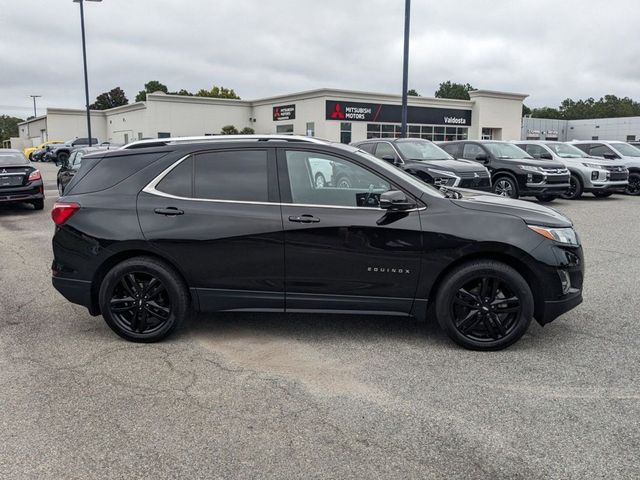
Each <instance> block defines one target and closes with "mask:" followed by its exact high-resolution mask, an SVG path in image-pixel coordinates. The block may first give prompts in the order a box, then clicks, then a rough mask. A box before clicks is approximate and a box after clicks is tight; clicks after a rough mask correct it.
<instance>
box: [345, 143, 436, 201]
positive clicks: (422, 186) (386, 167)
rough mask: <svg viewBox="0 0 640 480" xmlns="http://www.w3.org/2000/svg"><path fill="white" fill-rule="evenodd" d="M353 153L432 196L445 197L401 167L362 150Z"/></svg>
mask: <svg viewBox="0 0 640 480" xmlns="http://www.w3.org/2000/svg"><path fill="white" fill-rule="evenodd" d="M354 153H356V154H357V155H360V156H361V157H364V158H366V159H367V160H368V161H369V162H373V163H375V164H376V165H377V166H379V167H380V168H383V169H384V170H386V171H387V172H389V173H390V174H392V175H401V176H402V178H403V179H404V180H405V181H406V182H409V183H411V184H412V185H413V186H415V187H417V188H418V189H420V190H422V191H423V192H426V193H428V194H429V195H432V196H434V197H439V198H445V195H444V194H443V193H442V192H441V191H440V190H438V189H437V188H435V187H432V186H431V185H429V184H427V183H424V182H422V181H420V180H418V178H416V177H414V176H413V175H411V174H410V173H407V172H405V171H404V170H402V169H401V168H398V167H394V166H393V165H391V164H390V163H389V162H385V161H384V160H380V159H379V158H378V157H374V156H373V155H371V154H370V153H367V152H365V151H364V150H356V151H355V152H354Z"/></svg>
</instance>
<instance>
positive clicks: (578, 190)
mask: <svg viewBox="0 0 640 480" xmlns="http://www.w3.org/2000/svg"><path fill="white" fill-rule="evenodd" d="M569 184H570V185H571V186H570V187H569V189H568V190H567V191H566V192H565V193H563V194H562V195H560V198H564V199H565V200H578V199H579V198H580V197H581V196H582V192H583V191H584V187H583V186H582V182H581V181H580V178H579V177H578V176H577V175H573V174H572V175H571V178H570V179H569Z"/></svg>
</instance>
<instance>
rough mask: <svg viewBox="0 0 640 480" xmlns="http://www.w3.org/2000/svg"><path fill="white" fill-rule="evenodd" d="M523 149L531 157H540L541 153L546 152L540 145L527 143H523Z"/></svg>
mask: <svg viewBox="0 0 640 480" xmlns="http://www.w3.org/2000/svg"><path fill="white" fill-rule="evenodd" d="M524 150H525V151H526V152H527V153H528V154H529V155H531V156H532V157H533V158H538V159H539V158H541V157H542V154H543V153H545V152H546V150H545V149H544V148H543V147H541V146H540V145H535V144H529V145H525V148H524Z"/></svg>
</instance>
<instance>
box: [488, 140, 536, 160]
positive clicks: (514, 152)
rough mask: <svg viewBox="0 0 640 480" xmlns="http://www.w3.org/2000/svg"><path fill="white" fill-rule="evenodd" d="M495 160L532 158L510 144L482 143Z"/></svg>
mask: <svg viewBox="0 0 640 480" xmlns="http://www.w3.org/2000/svg"><path fill="white" fill-rule="evenodd" d="M483 145H484V146H485V147H486V148H487V149H488V150H489V151H490V152H491V154H492V155H493V156H494V157H496V158H533V157H532V156H531V155H529V154H528V153H527V152H525V151H524V150H522V149H521V148H519V147H516V146H515V145H513V144H511V143H491V142H488V143H484V144H483Z"/></svg>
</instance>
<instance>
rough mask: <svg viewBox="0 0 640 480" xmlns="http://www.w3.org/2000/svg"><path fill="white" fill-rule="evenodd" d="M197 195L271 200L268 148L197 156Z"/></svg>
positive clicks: (219, 198) (226, 198)
mask: <svg viewBox="0 0 640 480" xmlns="http://www.w3.org/2000/svg"><path fill="white" fill-rule="evenodd" d="M194 173H195V176H194V197H195V198H207V199H213V200H236V201H250V202H267V201H269V180H268V162H267V151H266V150H233V151H224V152H208V153H200V154H198V155H196V156H195V168H194Z"/></svg>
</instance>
